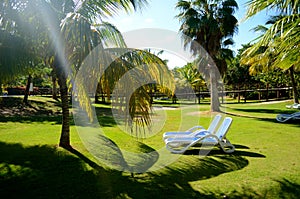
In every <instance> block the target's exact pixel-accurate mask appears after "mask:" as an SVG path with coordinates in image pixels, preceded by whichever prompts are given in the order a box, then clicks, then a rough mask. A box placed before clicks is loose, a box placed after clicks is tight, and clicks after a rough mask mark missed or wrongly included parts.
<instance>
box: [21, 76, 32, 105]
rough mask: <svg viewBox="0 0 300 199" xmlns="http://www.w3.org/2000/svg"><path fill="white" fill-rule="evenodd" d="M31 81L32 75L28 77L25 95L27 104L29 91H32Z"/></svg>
mask: <svg viewBox="0 0 300 199" xmlns="http://www.w3.org/2000/svg"><path fill="white" fill-rule="evenodd" d="M31 80H32V77H31V75H28V78H27V83H26V89H25V94H24V99H23V102H24V103H25V104H28V96H29V92H30V91H29V89H30V83H31Z"/></svg>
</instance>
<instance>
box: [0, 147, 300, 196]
mask: <svg viewBox="0 0 300 199" xmlns="http://www.w3.org/2000/svg"><path fill="white" fill-rule="evenodd" d="M0 151H1V153H0V196H1V198H67V199H68V198H136V199H139V198H151V199H153V198H166V197H167V198H241V197H242V198H253V197H256V196H261V195H259V194H257V193H255V192H254V191H253V190H251V189H248V188H245V189H243V190H242V191H233V192H231V193H226V194H223V193H222V192H221V191H219V192H211V191H210V190H202V189H201V190H200V191H197V190H195V189H193V187H192V186H191V185H190V183H189V182H191V181H199V180H204V179H208V178H213V177H216V176H218V175H220V174H223V173H226V172H233V171H236V170H240V169H242V168H244V167H245V166H247V165H248V161H247V159H245V158H244V157H242V156H239V155H211V156H207V157H205V158H201V159H199V158H195V157H190V158H191V159H192V160H191V161H186V160H185V159H184V158H183V159H179V160H178V162H176V163H174V164H172V165H170V166H168V167H165V168H163V169H161V170H158V171H155V172H151V173H144V174H136V175H135V176H134V177H131V175H130V174H128V173H123V172H120V171H116V170H109V169H104V168H103V167H101V166H99V164H97V163H96V162H94V161H92V160H90V159H89V158H87V157H86V156H85V155H83V154H82V153H80V152H79V151H77V150H76V149H69V152H70V153H69V152H67V151H65V150H63V149H60V148H56V147H51V146H46V145H44V146H29V147H24V146H22V145H21V144H8V143H4V142H0ZM87 165H89V166H90V167H88V166H87ZM278 182H279V184H280V190H279V192H278V193H280V194H281V195H282V196H285V197H283V198H290V197H287V196H289V193H296V194H294V195H293V194H292V196H298V194H299V190H300V189H299V187H300V185H299V184H297V183H293V182H291V181H288V180H281V181H278ZM275 194H276V193H275Z"/></svg>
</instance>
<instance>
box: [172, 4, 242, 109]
mask: <svg viewBox="0 0 300 199" xmlns="http://www.w3.org/2000/svg"><path fill="white" fill-rule="evenodd" d="M176 7H177V8H178V9H179V10H180V14H179V15H177V18H178V19H179V20H180V22H181V23H182V25H181V27H180V32H181V33H182V34H183V35H184V36H183V39H184V44H185V47H189V48H190V50H191V51H192V52H193V53H194V54H195V55H197V54H198V55H199V56H202V58H203V53H202V55H201V52H199V49H197V48H195V45H193V43H192V42H197V43H198V44H200V45H201V46H202V47H203V48H204V49H205V50H206V51H207V53H208V54H209V55H210V57H211V58H212V59H213V61H214V62H215V63H216V64H217V67H218V69H219V71H221V72H222V75H223V74H224V72H225V71H226V63H225V62H224V57H223V56H222V54H223V53H222V52H224V51H222V48H223V47H224V45H223V44H225V45H227V44H230V42H229V41H231V38H232V36H233V35H234V33H235V32H236V31H237V22H238V21H237V19H236V18H235V17H234V15H233V14H234V12H235V10H236V9H237V8H238V5H237V3H236V1H235V0H205V1H203V0H190V1H185V0H180V1H178V3H177V5H176ZM186 36H187V37H186ZM223 55H224V54H223ZM205 59H206V58H205ZM199 60H202V61H203V59H199ZM206 61H208V60H206ZM208 62H209V61H208ZM201 65H202V66H204V67H208V70H209V71H210V73H209V74H206V76H208V77H209V79H210V89H211V111H220V108H219V106H220V102H219V98H218V90H217V86H218V85H217V80H218V77H217V76H216V74H217V71H214V70H212V68H213V67H211V66H210V65H211V64H207V63H206V64H204V65H203V64H199V69H200V67H201Z"/></svg>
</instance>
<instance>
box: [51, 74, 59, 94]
mask: <svg viewBox="0 0 300 199" xmlns="http://www.w3.org/2000/svg"><path fill="white" fill-rule="evenodd" d="M56 80H57V79H56V76H55V74H52V98H53V99H55V100H57V99H58V98H57V87H56Z"/></svg>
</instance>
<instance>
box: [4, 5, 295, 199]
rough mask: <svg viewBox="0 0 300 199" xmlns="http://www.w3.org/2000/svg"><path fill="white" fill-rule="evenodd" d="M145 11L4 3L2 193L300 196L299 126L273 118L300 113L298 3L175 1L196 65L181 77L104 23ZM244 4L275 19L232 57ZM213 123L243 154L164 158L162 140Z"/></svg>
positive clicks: (182, 32)
mask: <svg viewBox="0 0 300 199" xmlns="http://www.w3.org/2000/svg"><path fill="white" fill-rule="evenodd" d="M148 4H151V1H147V0H106V1H97V0H89V1H84V0H77V1H76V0H30V1H29V0H2V2H1V3H0V27H1V29H0V57H1V58H0V71H1V73H0V85H1V88H0V94H1V97H0V127H1V128H0V151H1V153H0V176H1V177H0V196H1V198H8V197H12V198H153V197H156V198H166V197H168V198H298V196H299V193H300V176H299V171H300V159H299V158H298V153H299V149H300V143H299V139H300V135H299V133H300V130H299V127H300V123H299V120H295V121H292V122H288V123H279V122H278V121H276V116H277V115H278V114H292V113H294V112H296V111H297V110H296V109H288V108H286V106H287V105H290V104H296V103H297V104H299V81H300V75H299V74H300V57H299V56H298V55H299V51H300V40H299V39H300V38H299V35H300V26H299V24H300V2H299V1H297V0H276V1H275V0H270V1H262V0H252V1H248V2H247V3H245V4H244V5H238V4H237V2H236V1H235V0H206V1H204V0H178V1H176V2H175V3H174V8H175V9H176V10H177V11H178V13H179V14H177V15H176V16H175V14H174V17H175V18H176V20H178V21H179V22H180V24H181V26H180V29H179V30H178V32H179V34H180V35H181V39H182V43H183V45H182V48H183V49H185V50H186V51H188V52H190V53H191V54H192V55H193V56H194V58H195V59H194V60H193V61H192V62H190V63H187V64H186V65H185V66H178V67H175V68H174V69H169V68H168V60H163V59H162V58H160V55H161V54H163V53H164V52H163V50H162V51H160V52H156V51H152V50H151V49H132V48H128V47H127V44H126V41H125V39H124V38H123V35H122V33H121V32H120V31H119V30H118V27H116V26H114V24H111V23H109V22H108V21H106V19H107V17H108V16H109V17H114V16H116V15H117V14H118V13H119V12H121V11H125V12H128V13H129V14H130V13H133V12H135V11H144V10H146V9H147V5H148ZM239 6H246V7H247V13H245V19H250V18H251V17H253V16H255V15H257V14H259V13H260V12H262V11H265V10H267V11H272V13H276V16H269V19H268V20H267V21H266V23H265V24H261V25H259V26H257V27H255V28H254V30H253V31H256V32H258V33H260V36H259V37H258V38H257V39H256V40H254V41H253V42H251V43H245V44H244V45H243V47H242V48H241V49H239V50H238V52H236V53H235V52H234V51H233V50H232V45H233V44H234V40H233V36H234V35H235V34H238V20H237V18H236V17H235V12H236V10H237V9H238V7H239ZM199 46H201V48H200V47H199ZM141 77H142V78H141ZM120 82H121V83H120ZM33 85H34V86H33ZM216 114H222V115H223V116H224V117H225V116H230V117H231V118H232V119H233V124H232V125H231V127H230V129H229V132H228V135H227V137H228V139H229V140H230V141H231V143H232V144H233V145H234V147H235V151H234V152H233V153H230V154H226V153H223V152H222V151H221V150H220V149H219V148H213V149H212V150H210V151H208V152H207V153H206V155H205V156H200V153H199V148H192V149H191V150H188V151H186V152H185V153H184V154H182V155H178V154H172V153H170V152H169V151H165V150H164V149H165V144H164V142H163V140H162V136H163V133H164V132H167V131H178V130H181V131H182V130H186V129H189V128H190V127H192V126H195V125H201V126H204V127H208V126H209V124H210V122H211V120H212V118H213V117H214V116H215V115H216Z"/></svg>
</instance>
